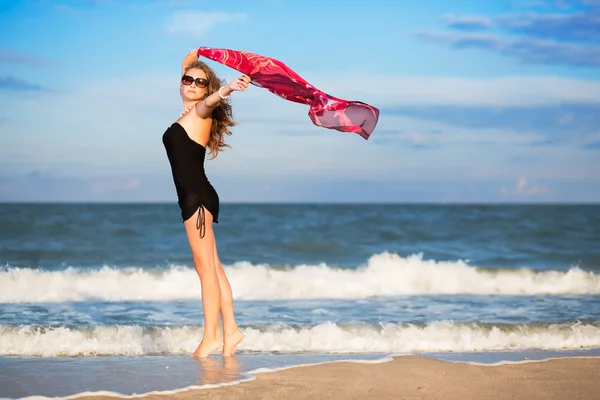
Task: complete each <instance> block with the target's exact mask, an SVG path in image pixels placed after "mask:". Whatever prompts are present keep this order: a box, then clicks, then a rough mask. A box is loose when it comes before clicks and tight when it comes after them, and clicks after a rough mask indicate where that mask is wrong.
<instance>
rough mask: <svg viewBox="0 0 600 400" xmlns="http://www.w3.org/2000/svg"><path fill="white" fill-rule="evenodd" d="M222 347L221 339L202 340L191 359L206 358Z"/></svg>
mask: <svg viewBox="0 0 600 400" xmlns="http://www.w3.org/2000/svg"><path fill="white" fill-rule="evenodd" d="M222 346H223V341H222V340H221V339H213V340H204V339H202V341H201V342H200V345H199V346H198V348H197V349H196V351H195V352H194V354H192V357H195V358H204V357H208V356H209V355H210V354H211V353H213V352H215V351H217V350H219V349H220V348H221V347H222Z"/></svg>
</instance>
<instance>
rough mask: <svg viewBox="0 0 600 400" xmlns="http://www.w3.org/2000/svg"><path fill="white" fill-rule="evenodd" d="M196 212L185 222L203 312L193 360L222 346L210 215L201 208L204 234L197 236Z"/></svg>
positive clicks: (213, 239) (219, 290)
mask: <svg viewBox="0 0 600 400" xmlns="http://www.w3.org/2000/svg"><path fill="white" fill-rule="evenodd" d="M198 212H199V210H196V213H194V215H193V216H192V217H191V218H189V219H188V220H186V221H185V222H184V226H185V231H186V233H187V237H188V241H189V244H190V248H191V250H192V256H193V258H194V267H195V268H196V272H197V273H198V277H199V278H200V285H201V287H202V308H203V309H204V336H203V337H202V342H200V345H199V346H198V348H197V349H196V351H195V352H194V354H193V356H194V357H208V355H209V354H210V353H212V352H214V351H216V350H218V349H219V348H221V346H223V340H222V339H221V333H220V330H219V314H220V311H221V288H220V285H219V278H218V277H217V269H216V264H215V260H214V246H215V244H214V242H215V237H214V232H213V227H212V223H213V217H212V214H211V213H210V212H209V211H208V210H206V209H204V216H205V234H204V237H202V238H201V237H200V235H199V230H198V228H196V219H197V218H198Z"/></svg>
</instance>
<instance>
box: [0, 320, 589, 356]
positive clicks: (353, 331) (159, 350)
mask: <svg viewBox="0 0 600 400" xmlns="http://www.w3.org/2000/svg"><path fill="white" fill-rule="evenodd" d="M243 331H244V334H245V336H246V337H245V339H244V341H243V342H242V343H241V344H240V346H239V350H240V351H247V352H284V353H299V352H313V353H329V354H347V353H405V352H474V351H505V350H536V349H537V350H574V349H584V348H599V347H600V326H598V325H592V324H582V323H576V324H556V325H519V326H505V327H498V326H487V325H477V324H457V323H453V322H450V321H443V322H434V323H430V324H427V325H411V324H386V325H366V324H355V325H351V326H350V325H348V326H340V325H336V324H334V323H324V324H320V325H316V326H309V327H303V328H298V327H290V326H283V325H273V326H268V327H263V328H258V327H254V328H253V327H248V328H244V329H243ZM201 339H202V327H196V326H194V327H187V326H183V327H156V328H145V329H144V328H142V327H139V326H95V327H93V328H86V329H74V328H67V327H56V328H40V327H31V326H26V327H14V326H9V325H0V356H9V355H14V356H41V357H51V356H96V355H125V356H133V355H152V354H191V353H192V352H193V351H194V350H195V349H196V347H197V346H198V343H199V341H200V340H201Z"/></svg>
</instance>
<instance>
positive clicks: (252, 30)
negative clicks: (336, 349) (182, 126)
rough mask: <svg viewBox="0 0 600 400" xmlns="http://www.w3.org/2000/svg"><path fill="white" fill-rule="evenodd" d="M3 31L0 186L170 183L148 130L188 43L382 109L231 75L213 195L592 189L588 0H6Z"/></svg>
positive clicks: (397, 195) (212, 164) (595, 113)
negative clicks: (352, 121)
mask: <svg viewBox="0 0 600 400" xmlns="http://www.w3.org/2000/svg"><path fill="white" fill-rule="evenodd" d="M0 34H1V37H2V41H1V42H0V102H1V104H2V107H0V201H152V202H154V201H166V202H171V201H175V200H176V196H175V191H174V186H173V183H172V180H171V175H170V170H169V165H168V161H167V159H166V155H165V154H164V148H163V147H162V142H161V137H162V134H163V132H164V130H165V129H166V128H167V127H168V126H169V125H170V124H171V123H172V122H173V121H174V120H175V119H177V117H178V115H179V113H180V112H181V110H182V103H181V100H180V98H179V89H178V88H179V86H178V79H179V68H180V63H181V60H182V58H183V56H184V55H185V54H186V52H187V51H189V50H190V49H192V48H194V47H198V46H208V47H224V48H230V49H238V50H245V51H251V52H254V53H258V54H262V55H266V56H271V57H275V58H277V59H279V60H281V61H283V62H285V63H286V64H287V65H288V66H290V67H291V68H293V69H294V70H296V72H298V73H299V74H300V75H302V76H303V77H304V78H305V79H307V80H308V81H309V82H311V83H312V84H313V85H315V86H317V87H318V88H320V89H322V90H323V91H325V92H327V93H330V94H332V95H334V96H336V97H341V98H345V99H348V100H359V101H363V102H367V103H369V104H372V105H374V106H375V107H378V108H379V109H380V110H381V115H380V119H379V124H378V126H377V128H376V129H375V131H374V132H373V134H372V136H371V138H370V139H369V140H364V139H362V138H361V137H359V136H358V135H355V134H348V133H341V132H337V131H333V130H328V129H324V128H318V127H316V126H314V125H312V123H311V122H310V120H309V118H308V116H307V111H308V110H307V108H306V107H305V106H303V105H300V104H296V103H291V102H286V101H284V100H282V99H280V98H279V97H277V96H274V95H272V94H270V93H268V92H267V91H265V90H264V89H260V88H257V87H250V89H249V90H248V91H246V92H244V93H236V94H234V95H233V107H234V115H235V118H236V120H237V121H238V123H239V125H238V126H237V127H235V130H234V132H233V135H232V136H231V137H229V138H228V143H229V144H230V145H231V146H232V148H231V149H227V150H226V151H224V152H221V153H220V154H219V157H218V158H217V159H215V160H212V161H207V162H206V169H207V175H208V177H209V179H210V180H211V182H212V183H213V185H214V186H215V188H216V189H217V191H218V192H219V195H220V197H221V201H223V202H246V201H247V202H256V201H260V202H307V201H310V202H313V201H327V202H330V201H334V202H348V201H369V202H598V201H599V200H600V0H561V1H555V0H546V1H542V0H523V1H517V0H516V1H505V0H488V1H484V0H478V1H477V0H470V1H466V0H452V1H449V0H429V1H420V0H402V1H393V0H389V1H386V0H372V1H371V2H370V3H368V4H367V3H366V2H360V1H351V0H349V1H341V0H340V1H337V0H332V1H328V2H320V1H316V0H315V1H309V0H306V1H294V0H290V1H283V0H255V1H185V0H181V1H178V0H172V1H167V0H164V1H160V0H154V1H150V0H147V1H142V0H135V1H116V0H95V1H94V0H89V1H76V2H75V1H60V2H59V1H51V0H47V1H45V0H37V1H34V0H31V1H26V0H23V1H11V0H8V1H7V0H5V1H3V2H1V3H0ZM209 64H210V65H211V66H212V67H213V68H214V69H215V70H216V72H217V73H218V74H219V75H220V76H221V78H223V79H226V80H231V79H233V78H235V77H237V76H238V73H237V72H236V71H233V70H231V69H229V68H227V67H224V66H222V65H219V64H216V63H213V62H209Z"/></svg>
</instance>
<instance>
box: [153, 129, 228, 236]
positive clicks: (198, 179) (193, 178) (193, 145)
mask: <svg viewBox="0 0 600 400" xmlns="http://www.w3.org/2000/svg"><path fill="white" fill-rule="evenodd" d="M162 141H163V145H164V146H165V150H166V151H167V157H168V158H169V163H170V164H171V172H172V174H173V182H174V183H175V189H176V191H177V199H178V201H177V202H178V204H179V208H180V209H181V218H182V219H183V221H184V222H185V221H187V220H188V219H189V218H191V217H192V215H194V213H195V212H196V210H198V219H197V221H196V228H198V230H199V231H200V237H204V234H205V232H206V223H205V215H204V209H207V210H208V211H209V212H210V213H211V214H212V216H213V221H214V222H216V223H218V222H219V195H218V194H217V191H216V190H215V188H214V187H213V186H212V185H211V184H210V182H209V181H208V178H207V177H206V172H205V171H204V159H205V158H206V148H205V147H204V146H202V145H201V144H200V143H198V142H196V141H195V140H193V139H192V138H190V137H189V135H188V134H187V132H186V131H185V129H184V128H183V126H181V125H180V124H179V123H177V122H175V123H174V124H172V125H171V126H170V127H168V128H167V130H166V131H165V133H164V134H163V137H162Z"/></svg>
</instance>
